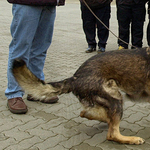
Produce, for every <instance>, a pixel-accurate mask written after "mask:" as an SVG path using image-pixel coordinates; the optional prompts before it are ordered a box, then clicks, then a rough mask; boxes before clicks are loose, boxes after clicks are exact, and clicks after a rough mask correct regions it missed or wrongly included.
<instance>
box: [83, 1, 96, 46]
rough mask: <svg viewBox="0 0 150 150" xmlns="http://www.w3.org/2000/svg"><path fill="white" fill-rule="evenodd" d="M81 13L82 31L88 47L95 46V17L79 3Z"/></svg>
mask: <svg viewBox="0 0 150 150" xmlns="http://www.w3.org/2000/svg"><path fill="white" fill-rule="evenodd" d="M81 13H82V14H81V15H82V21H83V31H84V33H85V36H86V41H87V43H88V46H89V47H94V48H96V40H95V36H96V19H95V17H94V16H93V14H92V13H91V12H90V11H89V9H88V8H87V7H86V6H84V5H82V4H81Z"/></svg>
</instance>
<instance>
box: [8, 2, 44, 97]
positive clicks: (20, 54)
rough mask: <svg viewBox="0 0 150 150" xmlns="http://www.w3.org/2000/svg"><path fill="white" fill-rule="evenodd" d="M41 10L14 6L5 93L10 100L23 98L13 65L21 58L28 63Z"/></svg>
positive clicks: (40, 8) (39, 8)
mask: <svg viewBox="0 0 150 150" xmlns="http://www.w3.org/2000/svg"><path fill="white" fill-rule="evenodd" d="M41 10H42V7H31V6H26V5H16V4H14V5H13V9H12V11H13V21H12V24H11V35H12V41H11V43H10V46H9V58H8V70H7V78H8V86H7V89H6V91H5V95H6V97H7V98H8V99H11V98H15V97H22V96H23V94H24V92H23V91H22V89H21V87H20V86H19V85H18V83H17V82H16V80H15V78H14V76H13V74H12V64H13V61H14V59H16V58H21V59H24V60H25V61H26V62H28V59H29V54H30V48H31V45H32V41H33V38H34V35H35V32H36V29H37V26H38V22H39V18H40V14H41Z"/></svg>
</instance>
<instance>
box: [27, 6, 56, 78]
mask: <svg viewBox="0 0 150 150" xmlns="http://www.w3.org/2000/svg"><path fill="white" fill-rule="evenodd" d="M55 16H56V7H55V6H49V7H45V8H44V9H43V11H42V13H41V17H40V20H39V25H38V28H37V31H36V34H35V36H34V39H33V43H32V47H31V52H30V56H29V62H28V67H29V69H30V70H31V71H32V73H33V74H34V75H36V76H37V77H38V78H39V79H41V80H44V73H43V68H44V63H45V58H46V52H47V49H48V48H49V46H50V44H51V41H52V36H53V28H54V20H55Z"/></svg>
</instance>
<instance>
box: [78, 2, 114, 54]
mask: <svg viewBox="0 0 150 150" xmlns="http://www.w3.org/2000/svg"><path fill="white" fill-rule="evenodd" d="M111 1H112V0H96V1H91V0H85V2H86V3H87V4H88V6H89V7H90V8H91V9H92V11H93V12H94V13H95V15H96V16H97V17H98V18H99V19H100V20H101V21H102V22H103V23H104V24H105V25H106V26H107V27H108V28H109V20H110V13H111V8H110V3H111ZM80 4H81V18H82V21H83V31H84V33H85V36H86V41H87V43H88V48H87V49H86V51H85V52H86V53H91V52H93V51H96V46H97V42H96V39H95V38H96V28H97V36H98V40H99V41H98V47H99V48H98V53H101V52H105V49H106V44H107V40H108V36H109V31H108V29H106V28H105V27H104V26H103V25H102V24H101V23H100V22H99V21H98V20H97V19H96V18H95V16H94V15H93V14H92V13H91V11H90V10H89V9H88V8H87V6H86V5H85V3H84V1H83V0H80Z"/></svg>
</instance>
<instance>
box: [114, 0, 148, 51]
mask: <svg viewBox="0 0 150 150" xmlns="http://www.w3.org/2000/svg"><path fill="white" fill-rule="evenodd" d="M146 2H147V0H116V5H117V20H118V27H119V31H118V32H119V38H120V39H122V40H124V41H125V42H127V43H129V40H130V38H129V37H130V24H131V43H132V45H133V46H135V47H139V48H141V47H142V45H143V42H142V40H143V26H144V21H145V15H146V8H145V3H146ZM135 47H131V48H132V49H133V48H135ZM118 49H119V50H121V49H128V45H127V44H125V43H124V42H122V41H121V40H118Z"/></svg>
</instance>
